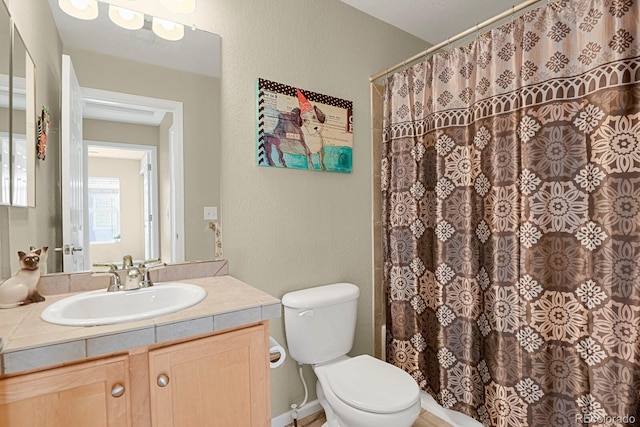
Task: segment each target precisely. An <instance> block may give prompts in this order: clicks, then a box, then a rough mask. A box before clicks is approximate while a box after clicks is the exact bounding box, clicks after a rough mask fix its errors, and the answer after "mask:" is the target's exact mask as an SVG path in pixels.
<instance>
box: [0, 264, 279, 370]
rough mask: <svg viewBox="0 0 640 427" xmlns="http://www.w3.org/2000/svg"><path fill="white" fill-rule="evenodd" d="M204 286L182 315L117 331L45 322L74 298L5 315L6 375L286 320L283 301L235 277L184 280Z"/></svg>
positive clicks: (0, 322) (0, 318)
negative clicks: (45, 314) (56, 306)
mask: <svg viewBox="0 0 640 427" xmlns="http://www.w3.org/2000/svg"><path fill="white" fill-rule="evenodd" d="M179 281H181V282H186V283H191V284H194V285H198V286H202V287H203V288H204V289H205V290H206V291H207V296H206V297H205V299H204V300H202V301H201V302H200V303H199V304H196V305H194V306H193V307H189V308H187V309H184V310H182V311H179V312H177V313H172V314H167V315H164V316H159V317H155V318H152V319H146V320H140V321H136V322H127V323H120V324H114V325H103V326H90V327H82V326H81V327H76V326H60V325H54V324H51V323H47V322H45V321H44V320H41V319H40V314H41V313H42V311H43V310H44V309H45V307H47V306H48V305H50V304H52V303H54V302H56V301H59V300H60V299H63V298H65V297H67V296H70V295H73V293H68V294H61V295H49V296H47V297H46V301H44V302H41V303H36V304H30V305H27V306H24V307H16V308H12V309H5V310H0V336H2V340H1V341H0V345H2V347H1V348H0V362H1V365H2V371H1V372H2V373H3V374H10V373H15V372H21V371H28V370H32V369H38V368H43V367H47V366H52V365H57V364H61V363H66V362H72V361H78V360H82V359H86V358H89V357H94V356H100V355H106V354H109V353H115V352H119V351H127V350H128V349H130V348H134V347H139V346H146V345H151V344H155V343H161V342H165V341H172V340H176V339H180V338H188V337H190V336H196V335H200V334H205V333H209V332H213V331H218V330H222V329H228V328H233V327H239V326H242V325H246V324H250V323H255V322H259V321H262V320H269V319H273V318H277V317H280V315H281V306H280V300H278V299H277V298H275V297H273V296H271V295H269V294H266V293H264V292H262V291H260V290H258V289H256V288H254V287H252V286H250V285H248V284H246V283H244V282H242V281H240V280H238V279H236V278H234V277H232V276H229V275H223V276H215V277H202V278H195V279H183V280H179Z"/></svg>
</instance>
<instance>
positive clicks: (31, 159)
mask: <svg viewBox="0 0 640 427" xmlns="http://www.w3.org/2000/svg"><path fill="white" fill-rule="evenodd" d="M11 88H12V90H11V100H12V103H11V160H12V161H11V186H12V191H11V195H12V197H11V198H12V200H11V205H12V206H21V207H27V206H28V207H34V206H35V205H36V194H35V193H36V176H35V168H36V152H35V147H36V125H35V120H36V108H35V93H36V91H35V65H34V63H33V59H31V55H29V51H28V50H27V48H26V46H25V44H24V41H23V40H22V37H21V36H20V32H19V31H18V28H16V27H14V29H13V49H12V51H11Z"/></svg>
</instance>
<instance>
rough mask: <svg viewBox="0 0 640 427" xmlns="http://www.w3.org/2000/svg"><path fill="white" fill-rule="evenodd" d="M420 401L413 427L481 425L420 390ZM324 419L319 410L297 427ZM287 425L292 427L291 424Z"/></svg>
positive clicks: (314, 425) (318, 424)
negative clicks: (444, 406)
mask: <svg viewBox="0 0 640 427" xmlns="http://www.w3.org/2000/svg"><path fill="white" fill-rule="evenodd" d="M420 403H421V406H422V412H421V413H420V417H419V418H418V419H417V420H416V422H415V423H414V424H413V427H482V424H481V423H479V422H478V421H476V420H474V419H472V418H471V417H468V416H466V415H464V414H462V413H460V412H456V411H452V410H449V409H445V408H443V407H442V406H440V405H439V404H438V403H437V402H436V400H435V399H434V398H433V397H432V396H431V395H430V394H428V393H426V392H420ZM325 421H326V417H325V416H324V412H322V411H320V412H318V413H315V414H312V415H310V416H308V417H306V418H303V419H301V420H298V427H321V426H322V424H323V423H324V422H325ZM287 427H293V424H289V425H288V426H287Z"/></svg>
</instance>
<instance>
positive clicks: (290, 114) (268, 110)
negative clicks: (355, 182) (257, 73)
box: [256, 79, 353, 173]
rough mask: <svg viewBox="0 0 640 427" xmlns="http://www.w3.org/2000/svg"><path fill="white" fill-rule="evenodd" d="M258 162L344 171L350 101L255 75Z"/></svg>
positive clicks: (348, 156) (347, 156) (350, 138)
mask: <svg viewBox="0 0 640 427" xmlns="http://www.w3.org/2000/svg"><path fill="white" fill-rule="evenodd" d="M257 102H258V104H257V113H258V121H257V125H258V137H257V141H256V162H257V164H258V165H259V166H274V167H280V168H296V169H310V170H323V171H328V172H345V173H350V172H351V168H352V149H353V103H352V102H351V101H346V100H344V99H339V98H334V97H332V96H327V95H321V94H318V93H315V92H311V91H308V90H301V89H298V88H295V87H292V86H287V85H284V84H281V83H276V82H272V81H269V80H265V79H258V84H257Z"/></svg>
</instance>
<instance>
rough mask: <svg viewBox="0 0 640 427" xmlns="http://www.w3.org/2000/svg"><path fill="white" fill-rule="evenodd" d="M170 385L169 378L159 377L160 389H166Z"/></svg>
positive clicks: (163, 375)
mask: <svg viewBox="0 0 640 427" xmlns="http://www.w3.org/2000/svg"><path fill="white" fill-rule="evenodd" d="M168 384H169V377H168V376H166V375H165V374H160V375H158V385H159V386H160V387H166V386H167V385H168Z"/></svg>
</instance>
